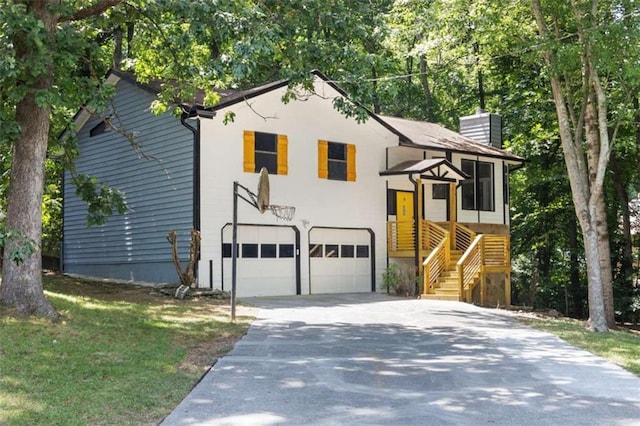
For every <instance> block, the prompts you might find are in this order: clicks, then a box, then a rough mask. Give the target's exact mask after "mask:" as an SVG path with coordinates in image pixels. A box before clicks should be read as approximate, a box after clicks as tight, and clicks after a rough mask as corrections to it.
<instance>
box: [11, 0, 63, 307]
mask: <svg viewBox="0 0 640 426" xmlns="http://www.w3.org/2000/svg"><path fill="white" fill-rule="evenodd" d="M49 5H50V2H38V1H33V2H29V3H28V4H27V8H28V9H30V12H31V13H33V14H35V15H36V16H37V17H38V18H39V19H40V20H42V22H43V24H44V27H45V30H46V31H47V33H48V36H49V37H51V38H52V39H53V36H54V33H55V28H56V27H55V25H56V17H55V16H54V15H51V14H50V13H49V11H48V7H49ZM14 45H15V48H16V56H17V58H18V59H21V58H24V57H28V56H29V55H30V54H31V52H30V47H29V46H28V44H27V43H26V42H25V40H23V39H22V38H21V35H20V34H17V35H15V36H14ZM52 85H53V70H52V68H51V64H50V66H49V68H48V69H47V70H45V71H43V72H42V73H41V74H40V75H39V76H38V77H37V78H36V79H35V81H34V82H33V83H31V84H30V85H29V87H28V89H29V90H28V92H27V94H26V95H25V97H24V98H23V99H22V100H21V101H20V102H18V104H17V105H16V122H17V123H18V125H19V126H20V129H21V133H20V136H19V138H18V140H16V141H15V142H14V144H13V158H12V161H11V176H10V183H9V191H8V207H7V216H6V226H7V228H8V229H10V230H14V231H17V232H19V233H21V234H22V236H24V237H26V238H28V239H30V240H32V242H33V243H34V244H35V245H36V250H35V253H34V254H33V255H32V256H31V257H29V258H27V259H26V260H25V261H24V262H22V263H20V264H17V263H15V262H13V261H9V260H7V261H5V262H4V268H3V270H2V285H1V286H0V303H2V304H3V305H7V306H9V307H12V308H15V309H16V310H17V311H18V313H20V314H24V315H37V316H41V317H48V318H57V317H58V313H57V312H56V310H55V309H54V307H53V306H52V305H51V303H50V302H49V301H48V300H47V298H46V297H45V296H44V292H43V290H42V255H41V248H40V242H41V240H42V193H43V188H44V179H45V173H44V163H45V156H46V153H47V142H48V138H49V123H50V112H51V107H50V106H48V105H45V106H42V105H38V102H36V92H39V91H47V90H50V89H51V87H52ZM15 244H18V243H17V242H16V241H15V240H12V241H9V242H8V244H7V247H6V252H11V251H12V250H13V249H14V248H15Z"/></svg>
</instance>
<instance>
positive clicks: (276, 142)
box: [243, 130, 289, 175]
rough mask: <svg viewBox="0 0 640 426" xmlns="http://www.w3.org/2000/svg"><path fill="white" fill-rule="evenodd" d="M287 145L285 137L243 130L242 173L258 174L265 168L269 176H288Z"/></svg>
mask: <svg viewBox="0 0 640 426" xmlns="http://www.w3.org/2000/svg"><path fill="white" fill-rule="evenodd" d="M288 145H289V141H288V138H287V136H286V135H278V134H275V133H265V132H253V131H249V130H245V131H244V155H243V158H244V160H243V169H244V171H245V172H248V173H259V172H260V170H261V169H262V168H263V167H265V168H266V169H267V170H268V171H269V173H270V174H278V175H286V174H288V172H289V165H288V157H289V155H288Z"/></svg>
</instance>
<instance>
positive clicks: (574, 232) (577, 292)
mask: <svg viewBox="0 0 640 426" xmlns="http://www.w3.org/2000/svg"><path fill="white" fill-rule="evenodd" d="M569 250H570V255H569V256H570V258H569V271H570V273H569V275H570V280H571V299H572V300H573V309H572V313H573V315H572V316H573V317H574V318H579V319H582V318H584V311H583V309H582V306H583V293H582V288H581V287H582V285H581V283H580V269H579V263H578V224H577V223H576V219H575V218H572V219H571V222H570V223H569Z"/></svg>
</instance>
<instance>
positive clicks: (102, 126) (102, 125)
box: [89, 116, 112, 137]
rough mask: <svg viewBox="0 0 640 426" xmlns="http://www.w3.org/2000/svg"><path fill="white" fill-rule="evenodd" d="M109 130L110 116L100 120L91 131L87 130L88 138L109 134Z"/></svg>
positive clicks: (110, 126)
mask: <svg viewBox="0 0 640 426" xmlns="http://www.w3.org/2000/svg"><path fill="white" fill-rule="evenodd" d="M111 128H112V124H111V116H108V117H105V118H103V119H102V121H100V122H99V123H98V124H96V125H95V126H94V127H93V128H92V129H91V130H89V137H94V136H98V135H101V134H103V133H106V132H109V131H111Z"/></svg>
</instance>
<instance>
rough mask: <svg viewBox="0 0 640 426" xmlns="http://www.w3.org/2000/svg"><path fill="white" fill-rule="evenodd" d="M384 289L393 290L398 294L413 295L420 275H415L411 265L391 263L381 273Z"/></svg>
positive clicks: (415, 292) (419, 281) (413, 267)
mask: <svg viewBox="0 0 640 426" xmlns="http://www.w3.org/2000/svg"><path fill="white" fill-rule="evenodd" d="M382 283H383V288H384V290H385V291H386V292H387V293H389V292H391V291H393V292H394V293H395V294H397V295H398V296H415V295H416V294H417V289H418V285H419V284H420V283H421V280H420V277H416V268H415V266H412V265H405V264H398V263H391V264H390V265H389V266H388V267H387V269H385V271H384V272H383V273H382Z"/></svg>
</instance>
